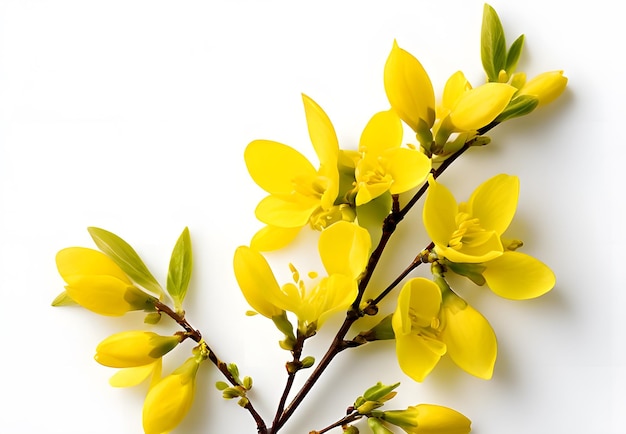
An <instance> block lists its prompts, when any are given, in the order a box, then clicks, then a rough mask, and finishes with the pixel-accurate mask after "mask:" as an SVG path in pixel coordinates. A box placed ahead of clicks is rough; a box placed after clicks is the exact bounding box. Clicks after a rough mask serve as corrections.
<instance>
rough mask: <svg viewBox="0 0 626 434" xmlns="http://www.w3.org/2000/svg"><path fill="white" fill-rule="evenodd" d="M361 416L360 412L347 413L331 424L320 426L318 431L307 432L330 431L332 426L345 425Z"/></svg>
mask: <svg viewBox="0 0 626 434" xmlns="http://www.w3.org/2000/svg"><path fill="white" fill-rule="evenodd" d="M362 417H363V415H362V414H359V413H356V412H354V413H352V414H349V415H347V416H345V417H343V418H341V419H339V420H338V421H337V422H335V423H333V424H331V425H328V426H327V427H326V428H322V429H321V430H319V431H311V433H309V434H324V433H326V432H328V431H330V430H331V429H333V428H337V427H338V426H344V425H347V424H349V423H351V422H354V421H357V420H359V419H361V418H362Z"/></svg>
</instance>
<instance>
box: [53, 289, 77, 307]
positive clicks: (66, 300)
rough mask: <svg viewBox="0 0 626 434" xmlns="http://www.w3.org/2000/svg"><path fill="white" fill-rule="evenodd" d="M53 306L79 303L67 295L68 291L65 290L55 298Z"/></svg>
mask: <svg viewBox="0 0 626 434" xmlns="http://www.w3.org/2000/svg"><path fill="white" fill-rule="evenodd" d="M52 306H55V307H58V306H78V303H76V302H75V301H74V300H72V299H71V298H70V296H69V295H67V292H66V291H63V292H62V293H60V294H59V295H57V296H56V298H55V299H54V300H52Z"/></svg>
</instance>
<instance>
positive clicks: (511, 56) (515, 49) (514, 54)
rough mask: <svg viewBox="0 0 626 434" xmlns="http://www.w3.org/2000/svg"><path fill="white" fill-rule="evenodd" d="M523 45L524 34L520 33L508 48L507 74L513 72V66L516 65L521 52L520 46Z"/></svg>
mask: <svg viewBox="0 0 626 434" xmlns="http://www.w3.org/2000/svg"><path fill="white" fill-rule="evenodd" d="M523 47H524V35H520V37H519V38H517V39H516V40H515V42H513V43H512V44H511V47H510V48H509V52H508V53H507V55H506V67H505V69H506V73H507V74H508V75H509V77H510V76H511V75H513V73H514V72H515V68H516V67H517V62H518V61H519V58H520V56H521V54H522V48H523Z"/></svg>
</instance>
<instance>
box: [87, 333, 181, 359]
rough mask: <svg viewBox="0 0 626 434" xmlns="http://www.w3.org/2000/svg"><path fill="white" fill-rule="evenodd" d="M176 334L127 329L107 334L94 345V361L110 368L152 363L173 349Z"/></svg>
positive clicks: (177, 340) (178, 340)
mask: <svg viewBox="0 0 626 434" xmlns="http://www.w3.org/2000/svg"><path fill="white" fill-rule="evenodd" d="M179 342H180V338H179V337H178V336H160V335H157V334H156V333H153V332H146V331H128V332H121V333H116V334H114V335H112V336H109V337H108V338H106V339H105V340H103V341H102V342H100V344H98V346H97V347H96V356H95V359H96V362H98V363H100V364H101V365H104V366H109V367H112V368H131V367H134V366H144V365H148V364H150V363H154V361H155V360H157V359H159V358H161V357H163V356H164V355H165V354H167V353H168V352H170V351H171V350H172V349H174V348H175V347H176V346H177V345H178V344H179Z"/></svg>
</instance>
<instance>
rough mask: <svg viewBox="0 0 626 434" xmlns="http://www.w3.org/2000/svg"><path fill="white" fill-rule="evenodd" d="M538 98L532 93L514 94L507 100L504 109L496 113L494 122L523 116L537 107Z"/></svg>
mask: <svg viewBox="0 0 626 434" xmlns="http://www.w3.org/2000/svg"><path fill="white" fill-rule="evenodd" d="M538 104H539V100H538V99H537V98H536V97H534V96H532V95H520V96H516V97H515V98H513V99H512V100H511V102H509V105H508V106H506V108H505V109H504V111H503V112H502V113H500V114H499V115H498V117H497V118H496V120H495V122H504V121H506V120H509V119H513V118H518V117H520V116H525V115H527V114H528V113H530V112H532V111H533V110H535V108H537V105H538Z"/></svg>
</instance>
